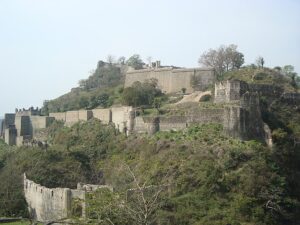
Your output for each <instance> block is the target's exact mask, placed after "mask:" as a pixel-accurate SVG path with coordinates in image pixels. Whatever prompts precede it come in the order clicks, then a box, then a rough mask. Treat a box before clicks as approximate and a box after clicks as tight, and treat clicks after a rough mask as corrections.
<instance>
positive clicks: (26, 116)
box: [2, 107, 54, 146]
mask: <svg viewBox="0 0 300 225" xmlns="http://www.w3.org/2000/svg"><path fill="white" fill-rule="evenodd" d="M53 121H54V118H53V117H49V116H41V111H40V110H39V109H38V108H36V109H34V108H33V107H30V108H29V109H20V110H19V109H16V111H15V113H7V114H5V115H4V120H3V124H2V131H3V133H2V136H3V137H4V140H5V142H6V143H7V144H8V145H18V146H20V145H22V144H24V143H25V142H29V141H31V140H32V139H33V138H34V136H35V134H36V133H37V132H39V130H41V129H44V128H47V127H48V126H49V125H50V124H51V123H52V122H53Z"/></svg>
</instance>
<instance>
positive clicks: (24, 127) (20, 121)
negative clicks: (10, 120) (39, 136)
mask: <svg viewBox="0 0 300 225" xmlns="http://www.w3.org/2000/svg"><path fill="white" fill-rule="evenodd" d="M15 126H16V129H17V136H30V135H32V125H31V122H30V117H29V116H16V118H15Z"/></svg>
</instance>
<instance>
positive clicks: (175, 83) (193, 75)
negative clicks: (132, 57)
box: [125, 61, 215, 93]
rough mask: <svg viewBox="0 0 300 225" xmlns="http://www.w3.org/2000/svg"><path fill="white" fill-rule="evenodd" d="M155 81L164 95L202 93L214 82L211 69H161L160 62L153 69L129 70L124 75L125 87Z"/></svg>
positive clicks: (213, 74)
mask: <svg viewBox="0 0 300 225" xmlns="http://www.w3.org/2000/svg"><path fill="white" fill-rule="evenodd" d="M150 79H156V80H157V84H158V88H159V89H161V90H162V91H163V92H164V93H176V92H182V89H183V88H184V89H185V91H186V93H192V92H193V91H195V90H200V91H203V90H205V89H206V88H207V87H209V86H210V85H213V84H214V82H215V73H214V70H213V69H212V68H190V69H186V68H176V67H161V66H160V62H159V61H158V62H157V63H156V66H155V67H150V68H146V69H141V70H131V71H130V70H129V71H127V73H126V78H125V87H129V86H131V85H132V84H133V83H134V82H136V81H139V82H144V81H146V80H150Z"/></svg>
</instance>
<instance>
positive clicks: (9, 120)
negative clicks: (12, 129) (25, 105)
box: [4, 113, 16, 129]
mask: <svg viewBox="0 0 300 225" xmlns="http://www.w3.org/2000/svg"><path fill="white" fill-rule="evenodd" d="M15 118H16V114H14V113H5V114H4V129H5V128H9V126H10V125H14V124H15Z"/></svg>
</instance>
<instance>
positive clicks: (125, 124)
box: [111, 106, 134, 132]
mask: <svg viewBox="0 0 300 225" xmlns="http://www.w3.org/2000/svg"><path fill="white" fill-rule="evenodd" d="M111 114H112V119H111V121H112V122H113V123H114V124H115V126H116V128H117V129H118V130H119V131H120V132H124V131H126V130H127V131H130V130H132V128H133V127H132V126H133V114H134V111H133V108H132V107H131V106H122V107H113V108H111ZM125 129H126V130H125ZM127 131H126V132H127Z"/></svg>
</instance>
